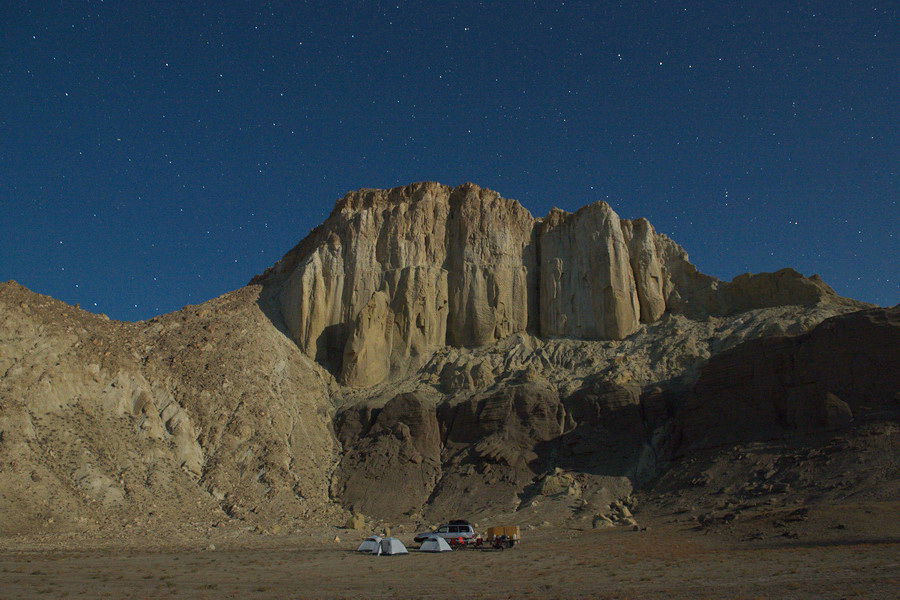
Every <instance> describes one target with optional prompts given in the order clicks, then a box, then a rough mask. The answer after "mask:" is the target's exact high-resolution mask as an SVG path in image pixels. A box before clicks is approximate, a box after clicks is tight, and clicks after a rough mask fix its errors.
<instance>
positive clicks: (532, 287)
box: [254, 182, 834, 387]
mask: <svg viewBox="0 0 900 600" xmlns="http://www.w3.org/2000/svg"><path fill="white" fill-rule="evenodd" d="M254 281H255V282H260V283H263V284H265V285H266V287H267V289H268V290H269V293H270V294H271V295H273V296H274V297H275V298H276V304H277V306H278V307H279V309H280V313H281V317H282V320H283V322H284V324H285V326H286V328H287V330H288V331H289V332H290V335H291V336H292V337H293V338H294V340H295V341H296V342H297V344H298V346H299V347H300V348H301V349H302V350H303V351H304V352H305V353H306V354H307V355H308V356H310V357H312V358H314V359H315V360H316V361H318V362H319V363H320V364H323V365H325V366H327V367H328V368H329V369H330V370H331V371H332V372H333V373H335V374H336V375H337V376H338V378H339V380H340V381H341V382H342V383H344V384H346V385H350V386H353V387H369V386H373V385H376V384H378V383H381V382H383V381H385V380H391V379H396V378H397V377H401V376H403V375H404V374H405V373H408V372H410V371H411V370H414V369H415V368H418V367H419V366H421V365H422V364H423V362H424V361H425V360H427V358H428V356H429V355H430V353H431V352H432V351H434V350H435V349H437V348H440V347H443V346H455V347H479V346H488V345H491V344H494V343H496V342H498V341H500V340H503V339H506V338H508V337H509V336H512V335H514V334H517V333H523V332H527V333H530V334H532V335H537V336H541V337H573V338H581V339H595V340H617V339H623V338H625V337H627V336H629V335H631V334H633V333H634V332H635V331H637V330H638V329H639V328H640V326H641V324H651V323H654V322H656V321H658V320H659V319H660V318H661V317H662V316H663V315H664V314H665V313H666V312H673V313H682V314H686V315H688V316H691V317H694V318H705V317H707V316H710V315H727V314H732V313H735V312H739V311H745V310H750V309H754V308H763V307H770V306H778V305H783V304H792V303H794V304H812V303H815V302H817V301H819V300H821V299H822V298H825V297H834V292H833V291H832V290H831V288H829V287H828V286H827V285H825V284H824V282H821V280H819V279H817V278H811V279H808V278H805V277H803V276H802V275H800V274H799V273H796V272H794V271H790V270H785V271H779V272H778V273H775V274H761V275H749V274H748V275H742V276H740V277H738V278H736V279H735V281H734V282H732V283H723V282H720V281H719V280H717V279H715V278H713V277H710V276H708V275H704V274H702V273H700V272H699V271H697V269H696V268H695V267H694V266H693V265H692V264H691V263H690V262H689V261H688V256H687V253H686V252H685V251H684V250H683V249H682V248H681V247H680V246H678V244H676V243H675V242H673V241H672V240H670V239H669V238H667V237H666V236H664V235H661V234H658V233H657V232H656V231H655V230H654V228H653V226H652V225H651V224H650V223H649V222H648V221H647V220H645V219H637V220H634V221H629V220H624V219H620V218H619V216H618V215H617V214H616V213H615V211H613V210H612V208H611V207H610V206H609V205H608V204H606V203H604V202H598V203H594V204H590V205H588V206H585V207H584V208H582V209H580V210H578V211H577V212H575V213H568V212H566V211H563V210H559V209H553V210H552V211H551V212H550V214H549V215H548V216H547V217H546V218H544V219H535V218H534V217H532V216H531V214H530V213H529V212H528V211H527V210H526V209H525V208H524V207H522V205H521V204H519V203H518V202H516V201H515V200H509V199H506V198H503V197H501V196H500V195H499V194H498V193H496V192H494V191H491V190H487V189H483V188H480V187H478V186H477V185H474V184H465V185H462V186H459V187H457V188H450V187H448V186H444V185H441V184H439V183H433V182H426V183H417V184H412V185H408V186H405V187H400V188H394V189H390V190H371V189H366V190H360V191H358V192H353V193H350V194H347V195H346V196H345V197H344V198H343V199H341V200H340V201H339V202H338V203H337V205H336V207H335V209H334V211H333V212H332V214H331V216H330V217H329V219H328V220H327V221H326V222H325V223H324V224H323V225H322V226H320V227H319V228H317V229H316V230H315V231H313V232H312V233H311V234H310V236H309V237H308V238H306V239H305V240H304V241H303V242H301V243H300V245H298V246H297V247H296V248H295V249H294V250H292V251H291V252H289V253H288V254H287V255H286V256H285V257H284V258H283V259H282V260H281V261H279V262H278V263H277V264H276V265H275V266H274V267H273V268H272V269H270V270H269V271H267V272H266V273H265V274H263V275H262V276H260V277H258V278H256V279H255V280H254Z"/></svg>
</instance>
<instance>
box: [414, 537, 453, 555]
mask: <svg viewBox="0 0 900 600" xmlns="http://www.w3.org/2000/svg"><path fill="white" fill-rule="evenodd" d="M452 551H453V548H451V547H450V544H448V543H447V540H445V539H444V538H442V537H432V538H428V539H427V540H425V541H424V542H422V545H421V546H420V547H419V552H452Z"/></svg>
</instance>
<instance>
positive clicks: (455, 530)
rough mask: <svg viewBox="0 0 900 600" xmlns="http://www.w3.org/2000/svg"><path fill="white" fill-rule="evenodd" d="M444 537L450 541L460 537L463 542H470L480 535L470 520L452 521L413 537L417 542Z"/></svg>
mask: <svg viewBox="0 0 900 600" xmlns="http://www.w3.org/2000/svg"><path fill="white" fill-rule="evenodd" d="M438 537H439V538H444V539H445V540H447V541H448V542H450V541H451V540H452V541H458V540H460V539H462V540H463V543H466V544H469V543H473V542H474V541H475V539H476V538H477V537H478V535H477V534H476V533H475V528H474V527H472V524H471V523H469V522H468V521H462V520H457V521H450V522H449V523H447V524H446V525H441V526H440V527H438V528H437V529H435V530H434V531H426V532H424V533H419V534H416V537H414V538H413V541H415V542H416V543H417V544H421V543H422V542H424V541H425V540H427V539H429V538H438Z"/></svg>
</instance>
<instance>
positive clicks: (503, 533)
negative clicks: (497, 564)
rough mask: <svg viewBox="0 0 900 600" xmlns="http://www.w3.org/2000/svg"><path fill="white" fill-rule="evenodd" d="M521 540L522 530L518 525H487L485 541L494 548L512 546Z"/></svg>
mask: <svg viewBox="0 0 900 600" xmlns="http://www.w3.org/2000/svg"><path fill="white" fill-rule="evenodd" d="M521 540H522V530H521V529H520V528H519V526H518V525H505V526H502V527H488V529H487V538H486V541H487V542H488V543H489V544H490V545H491V546H493V547H494V548H500V549H503V548H512V547H513V546H515V545H516V544H518V543H519V542H520V541H521Z"/></svg>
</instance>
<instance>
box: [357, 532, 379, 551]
mask: <svg viewBox="0 0 900 600" xmlns="http://www.w3.org/2000/svg"><path fill="white" fill-rule="evenodd" d="M380 548H381V536H377V535H373V536H370V537H367V538H366V539H364V540H363V543H362V544H360V545H359V548H357V549H356V551H357V552H377V551H378V550H379V549H380Z"/></svg>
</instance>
